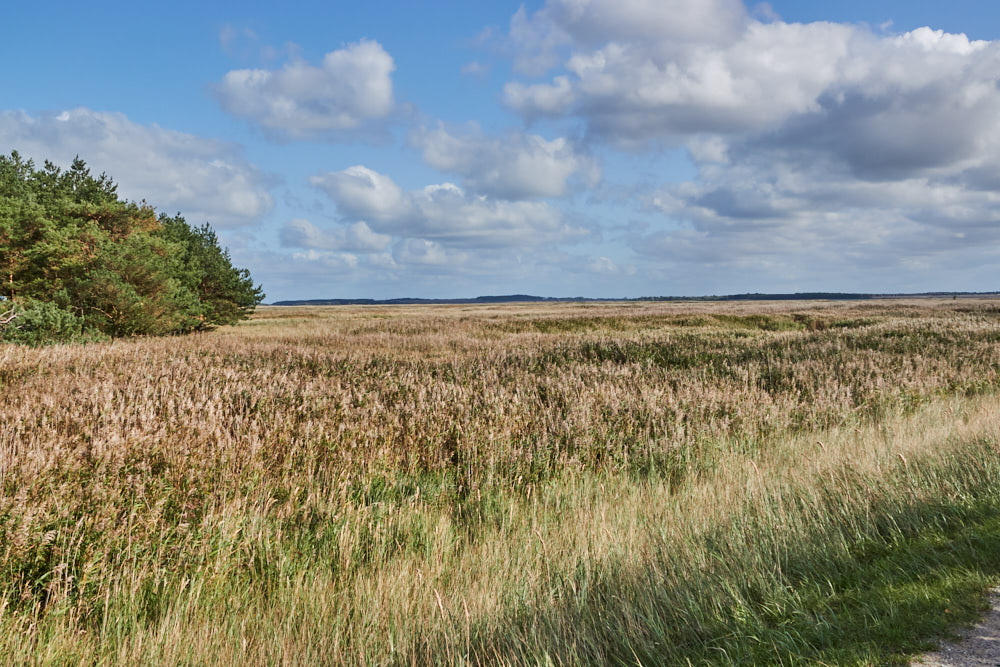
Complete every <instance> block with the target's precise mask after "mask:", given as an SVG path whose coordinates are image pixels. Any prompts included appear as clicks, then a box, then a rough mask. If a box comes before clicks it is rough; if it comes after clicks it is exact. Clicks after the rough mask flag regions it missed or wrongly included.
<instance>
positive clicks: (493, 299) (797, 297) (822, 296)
mask: <svg viewBox="0 0 1000 667" xmlns="http://www.w3.org/2000/svg"><path fill="white" fill-rule="evenodd" d="M952 296H955V297H971V296H1000V292H920V293H914V294H860V293H853V292H796V293H794V294H759V293H753V294H726V295H723V296H718V295H713V296H640V297H637V298H632V299H630V298H620V299H595V298H590V297H584V296H576V297H550V296H532V295H530V294H506V295H501V296H477V297H470V298H467V299H420V298H415V297H403V298H399V299H301V300H293V301H275V302H274V303H273V304H271V305H273V306H393V305H418V304H449V303H450V304H456V305H458V304H475V303H531V302H535V301H541V302H546V303H553V302H580V301H817V300H827V301H858V300H864V299H897V298H906V297H909V298H932V297H952Z"/></svg>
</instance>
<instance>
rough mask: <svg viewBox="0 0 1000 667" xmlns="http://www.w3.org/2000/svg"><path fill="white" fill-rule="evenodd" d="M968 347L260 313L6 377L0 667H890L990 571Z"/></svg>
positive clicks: (833, 333) (978, 414)
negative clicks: (0, 661)
mask: <svg viewBox="0 0 1000 667" xmlns="http://www.w3.org/2000/svg"><path fill="white" fill-rule="evenodd" d="M998 324H1000V307H998V306H997V304H996V302H992V301H987V300H982V301H979V300H961V301H912V302H897V301H886V302H865V303H859V304H842V303H813V304H801V303H796V304H788V303H753V304H737V305H734V304H674V303H670V304H661V303H643V304H583V305H581V304H556V305H551V304H543V305H523V306H522V305H518V306H502V307H497V306H494V307H483V306H476V307H419V308H418V307H397V308H377V307H359V308H343V307H340V308H261V309H259V310H258V312H257V314H256V315H255V316H254V318H253V319H252V320H251V321H249V322H246V323H244V324H243V325H240V326H238V327H232V328H224V329H220V330H218V331H215V332H211V333H203V334H196V335H191V336H186V337H176V338H159V339H153V338H147V339H131V340H117V341H114V342H110V343H101V344H93V345H85V346H79V345H77V346H54V347H48V348H40V349H28V348H22V347H15V346H0V389H2V391H3V394H4V398H5V400H4V403H3V405H2V406H0V654H2V655H5V656H10V659H11V660H12V661H14V662H20V663H39V664H46V663H48V664H66V663H73V664H76V663H84V664H108V663H118V662H124V663H140V664H154V663H155V664H160V663H173V664H236V663H239V664H273V663H290V664H338V663H346V664H357V663H365V664H426V663H442V664H456V663H467V664H544V663H551V664H598V663H604V664H608V663H611V664H626V663H627V664H636V662H637V661H638V662H639V663H640V664H664V663H676V664H685V662H687V661H689V662H691V663H692V664H709V663H755V662H756V663H761V662H765V663H776V664H796V663H810V662H812V663H814V662H816V661H827V662H835V663H854V664H857V663H862V664H863V663H866V662H869V663H872V664H879V663H884V662H886V661H887V660H903V659H905V656H906V655H907V654H908V653H909V652H912V651H914V650H916V649H917V648H919V647H920V646H922V645H924V644H923V642H925V641H926V639H927V638H928V637H932V636H934V635H936V634H940V633H941V632H942V631H943V630H945V629H946V628H947V627H949V625H950V624H953V623H954V622H958V621H962V620H967V619H968V618H970V615H971V614H973V613H974V612H975V610H976V605H977V602H978V600H979V599H980V595H981V593H982V591H983V590H984V589H985V588H986V587H987V586H988V585H989V584H990V583H991V582H992V581H994V579H993V578H994V577H995V575H996V574H997V573H998V572H1000V562H998V556H997V555H996V554H998V553H1000V548H997V547H1000V541H998V537H997V536H998V535H1000V527H998V526H996V525H994V524H995V523H996V520H995V519H994V518H993V517H995V516H996V510H997V509H998V508H1000V464H998V462H997V461H998V460H997V456H996V455H997V448H998V446H1000V411H998V407H1000V403H998V399H997V398H996V389H997V387H998V385H1000V345H998V342H1000V326H998ZM991 540H992V541H991Z"/></svg>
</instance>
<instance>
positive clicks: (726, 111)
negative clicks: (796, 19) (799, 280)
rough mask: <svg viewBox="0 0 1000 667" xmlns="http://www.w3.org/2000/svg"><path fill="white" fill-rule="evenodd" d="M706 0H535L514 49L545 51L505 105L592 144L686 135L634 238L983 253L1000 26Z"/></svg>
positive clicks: (740, 249)
mask: <svg viewBox="0 0 1000 667" xmlns="http://www.w3.org/2000/svg"><path fill="white" fill-rule="evenodd" d="M712 4H713V3H703V2H698V1H696V0H676V2H673V3H671V5H672V8H673V9H674V10H676V9H678V8H680V7H681V6H684V7H687V8H689V9H690V10H691V11H690V12H676V11H674V12H671V11H670V8H668V7H667V6H666V4H664V3H659V2H657V3H653V2H650V3H645V2H640V1H638V0H636V1H635V2H627V3H625V5H626V8H625V9H624V10H623V11H622V12H621V14H620V16H617V18H616V16H615V15H614V14H613V11H614V9H615V8H617V7H618V6H620V5H621V3H620V2H614V3H612V2H611V1H610V0H549V2H548V3H547V4H546V5H545V7H544V8H543V9H541V10H539V11H538V12H535V13H534V14H531V15H530V16H528V15H527V14H525V13H524V12H523V11H522V12H520V13H519V14H518V15H515V17H514V19H512V27H511V32H512V36H511V39H512V42H514V43H515V44H517V43H521V44H522V45H523V48H524V50H525V55H526V57H528V58H529V59H530V58H536V59H537V58H538V57H539V54H546V53H547V54H549V55H557V56H558V57H559V60H558V67H559V69H558V70H557V71H555V72H553V73H551V74H549V75H548V77H547V81H541V82H539V81H531V80H514V81H511V82H509V83H508V84H507V86H506V87H505V93H504V99H505V102H506V104H507V105H508V106H509V107H511V108H513V109H515V110H517V111H520V112H521V113H522V114H523V115H524V116H525V118H526V119H528V120H529V121H531V120H535V119H538V118H542V117H549V118H554V119H566V120H570V121H575V122H579V123H581V124H582V125H583V127H584V128H585V131H586V136H587V138H588V140H589V141H591V142H594V141H597V142H606V143H611V144H613V145H617V146H620V147H627V148H629V149H633V150H659V149H661V148H662V147H664V146H671V145H672V146H686V147H687V148H688V150H689V155H690V157H691V160H692V162H694V164H695V166H696V167H697V178H695V179H694V180H692V181H690V182H687V183H681V184H668V185H665V186H663V187H662V188H661V189H660V190H659V191H658V192H657V193H656V194H655V196H653V197H651V198H650V199H649V203H650V205H651V208H652V209H653V210H657V211H659V212H661V213H662V214H663V224H662V225H661V227H660V229H659V230H658V231H649V232H648V233H636V234H635V235H634V236H633V237H632V246H633V248H634V250H635V251H636V252H637V253H639V254H640V255H644V256H646V257H650V258H653V259H656V260H664V259H666V260H670V261H673V262H677V263H679V264H681V265H694V264H697V265H701V266H703V267H704V266H718V267H721V266H726V267H730V268H740V267H742V268H748V267H753V268H755V269H757V270H766V271H768V272H770V273H772V274H774V275H778V274H780V275H782V276H785V277H787V276H789V275H792V274H794V273H796V272H799V273H810V272H813V273H815V272H816V271H819V270H820V269H821V267H822V270H825V271H828V272H829V271H839V272H840V273H839V274H835V275H842V274H843V272H845V271H849V270H851V269H852V268H853V269H854V270H860V271H874V270H876V269H877V270H887V269H886V268H885V267H888V266H892V267H894V270H897V271H902V272H903V273H905V272H907V271H908V272H910V273H909V275H911V276H912V275H915V272H917V271H918V270H919V271H926V270H933V268H934V267H938V268H940V267H946V266H954V265H955V264H956V262H957V261H958V260H957V258H959V257H964V258H966V263H967V264H968V265H975V264H977V263H978V264H980V265H986V264H987V263H989V262H991V261H995V260H996V256H997V252H995V251H993V250H991V249H992V248H996V247H997V244H998V243H1000V224H998V223H1000V215H998V214H997V213H996V211H997V203H1000V195H998V190H1000V86H998V84H997V75H996V73H997V72H998V71H1000V42H985V41H976V40H970V39H969V38H968V37H967V36H965V35H961V34H949V33H945V32H943V31H941V30H933V29H931V28H926V27H925V28H919V29H917V30H913V31H910V32H907V33H903V34H876V33H874V32H872V31H871V30H870V29H869V28H867V27H864V26H859V25H846V24H835V23H828V22H817V23H810V24H797V23H785V22H782V21H781V20H780V19H779V18H778V17H777V16H775V15H774V14H773V13H768V12H761V11H756V12H754V13H753V14H751V13H748V12H746V11H745V9H744V7H743V5H742V4H740V3H738V2H727V3H722V2H720V3H715V6H714V7H709V5H712ZM705 7H709V9H708V10H707V11H708V13H707V14H704V15H701V16H700V18H699V15H698V14H697V12H699V11H701V10H702V9H703V8H705ZM712 17H716V18H720V20H719V21H715V22H713V20H712ZM755 17H759V19H761V20H758V18H755ZM689 19H690V20H689ZM533 36H534V37H533ZM555 36H558V39H557V38H556V37H555ZM532 39H534V44H532ZM519 40H520V41H519Z"/></svg>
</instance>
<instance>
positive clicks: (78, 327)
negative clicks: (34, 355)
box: [0, 301, 102, 346]
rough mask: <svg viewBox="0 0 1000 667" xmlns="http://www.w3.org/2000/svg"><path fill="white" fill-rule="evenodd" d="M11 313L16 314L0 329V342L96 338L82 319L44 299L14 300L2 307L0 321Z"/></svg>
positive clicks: (48, 342) (87, 339)
mask: <svg viewBox="0 0 1000 667" xmlns="http://www.w3.org/2000/svg"><path fill="white" fill-rule="evenodd" d="M11 312H16V313H17V315H16V316H15V317H14V319H12V320H11V321H10V322H8V323H7V324H6V325H4V326H3V327H2V328H0V341H2V342H4V343H20V344H22V345H31V346H40V345H48V344H52V343H70V342H85V341H92V340H98V339H100V338H102V336H101V334H100V333H99V332H96V331H93V330H92V329H87V328H85V327H84V324H83V319H82V318H80V317H78V316H77V315H76V314H75V313H73V312H72V311H70V310H67V309H65V308H60V307H59V306H57V305H56V304H54V303H49V302H46V301H28V302H27V303H16V304H13V305H11V307H8V308H6V309H5V310H4V311H3V313H2V315H0V321H2V320H5V319H7V318H6V316H7V315H9V313H11Z"/></svg>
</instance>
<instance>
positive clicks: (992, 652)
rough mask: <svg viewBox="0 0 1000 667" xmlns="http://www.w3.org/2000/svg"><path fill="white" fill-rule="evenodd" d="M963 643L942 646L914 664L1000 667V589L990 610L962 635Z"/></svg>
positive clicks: (939, 666) (994, 593)
mask: <svg viewBox="0 0 1000 667" xmlns="http://www.w3.org/2000/svg"><path fill="white" fill-rule="evenodd" d="M961 637H962V638H961V639H960V640H959V641H957V642H954V643H948V644H943V645H942V646H941V648H939V649H938V650H937V651H935V652H934V653H928V654H927V655H924V656H922V657H920V658H918V659H917V660H915V661H914V662H913V663H912V664H913V665H914V666H917V665H922V666H923V667H986V666H987V665H988V666H990V667H1000V588H997V589H994V590H993V594H992V595H991V596H990V610H989V611H988V612H987V613H986V615H985V616H984V617H983V618H982V620H980V621H979V623H977V624H976V626H975V627H974V628H970V629H969V630H966V631H965V632H962V633H961Z"/></svg>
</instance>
